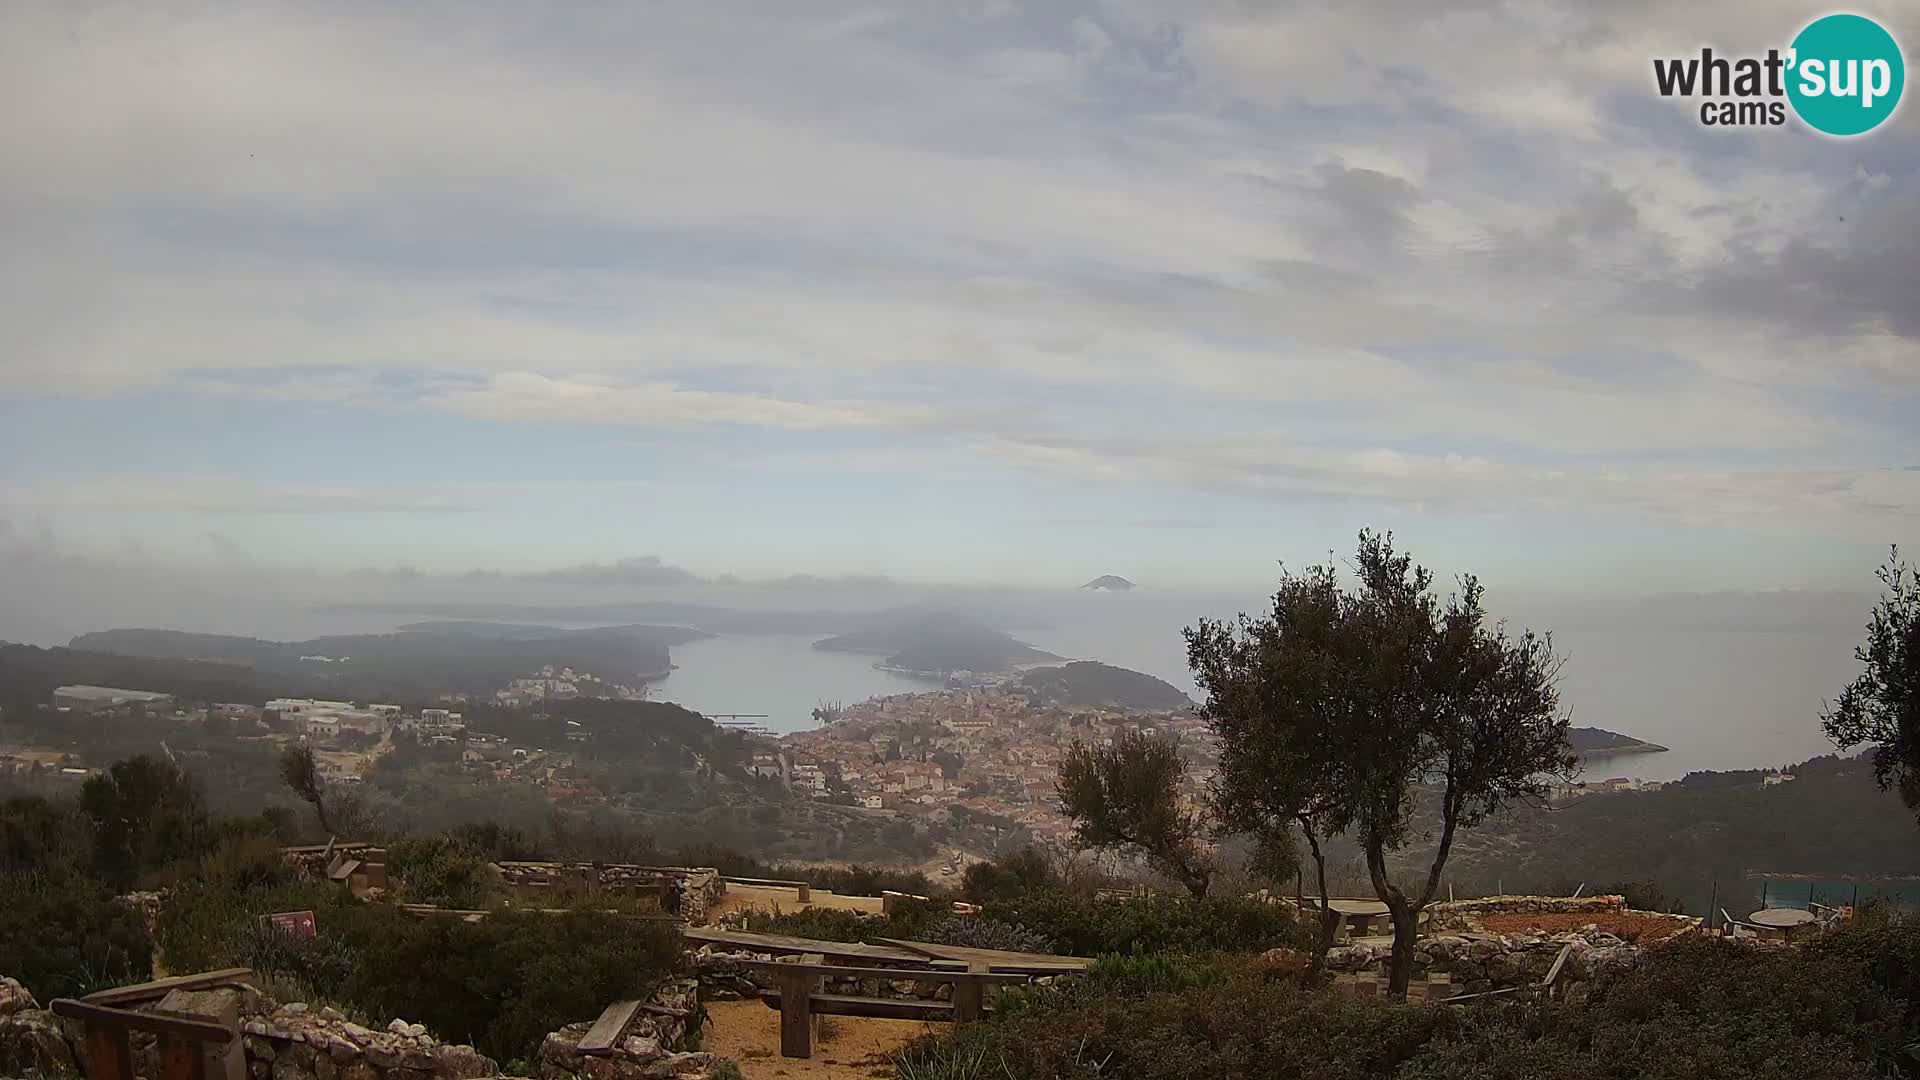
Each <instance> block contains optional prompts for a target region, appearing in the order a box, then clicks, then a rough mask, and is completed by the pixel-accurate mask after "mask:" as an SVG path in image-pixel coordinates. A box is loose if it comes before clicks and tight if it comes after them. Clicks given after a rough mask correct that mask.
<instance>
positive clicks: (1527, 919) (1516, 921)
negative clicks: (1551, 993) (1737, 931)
mask: <svg viewBox="0 0 1920 1080" xmlns="http://www.w3.org/2000/svg"><path fill="white" fill-rule="evenodd" d="M1480 925H1481V926H1484V927H1486V928H1487V930H1489V931H1491V932H1492V933H1496V934H1518V933H1522V932H1524V931H1528V930H1535V931H1539V932H1541V933H1546V934H1557V933H1560V932H1561V931H1564V930H1578V929H1580V928H1581V927H1583V926H1597V927H1599V928H1600V929H1602V930H1604V931H1606V932H1607V933H1609V934H1613V935H1615V936H1617V937H1620V938H1622V939H1624V940H1627V941H1633V942H1639V943H1641V944H1645V945H1651V944H1653V943H1654V942H1656V941H1664V940H1666V939H1667V938H1670V937H1672V936H1673V935H1675V934H1677V933H1679V932H1680V931H1682V930H1685V929H1686V928H1687V924H1686V923H1685V922H1682V921H1681V920H1679V919H1674V918H1665V917H1662V916H1658V915H1648V914H1645V913H1641V912H1626V913H1624V914H1600V913H1581V912H1572V913H1567V914H1559V913H1551V914H1549V913H1540V914H1532V915H1529V914H1522V913H1518V912H1507V913H1502V914H1498V915H1483V916H1481V917H1480Z"/></svg>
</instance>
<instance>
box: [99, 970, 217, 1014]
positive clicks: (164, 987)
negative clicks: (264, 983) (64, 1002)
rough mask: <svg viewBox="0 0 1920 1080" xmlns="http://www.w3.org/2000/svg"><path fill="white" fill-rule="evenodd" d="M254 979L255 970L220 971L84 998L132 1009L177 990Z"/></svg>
mask: <svg viewBox="0 0 1920 1080" xmlns="http://www.w3.org/2000/svg"><path fill="white" fill-rule="evenodd" d="M251 978H253V969H252V968H243V967H236V968H220V969H219V970H217V971H203V972H200V973H199V974H197V975H175V976H173V977H172V978H167V979H155V980H153V981H152V982H143V983H135V984H133V985H132V986H116V987H113V988H112V989H109V990H99V991H96V992H94V993H91V994H88V995H87V996H86V997H84V998H81V999H80V1000H81V1001H85V1002H87V1003H88V1004H91V1005H129V1004H138V1003H139V1002H143V1001H158V1000H160V999H161V998H163V997H166V996H167V995H168V994H170V993H172V992H173V991H175V990H204V989H207V988H209V987H214V986H219V985H221V984H223V983H233V982H244V981H246V980H248V979H251Z"/></svg>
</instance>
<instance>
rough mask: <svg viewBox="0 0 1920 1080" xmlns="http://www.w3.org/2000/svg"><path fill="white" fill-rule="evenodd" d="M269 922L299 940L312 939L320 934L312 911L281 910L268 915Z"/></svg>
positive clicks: (276, 928)
mask: <svg viewBox="0 0 1920 1080" xmlns="http://www.w3.org/2000/svg"><path fill="white" fill-rule="evenodd" d="M267 922H268V923H269V924H270V925H271V926H272V927H273V928H274V929H275V930H278V931H280V932H281V933H283V934H286V935H288V936H290V937H292V938H294V939H295V940H298V941H312V940H313V939H314V938H315V937H317V936H319V933H320V931H319V929H318V928H317V927H316V926H315V925H314V922H313V912H311V911H281V912H276V913H274V914H272V915H269V916H267Z"/></svg>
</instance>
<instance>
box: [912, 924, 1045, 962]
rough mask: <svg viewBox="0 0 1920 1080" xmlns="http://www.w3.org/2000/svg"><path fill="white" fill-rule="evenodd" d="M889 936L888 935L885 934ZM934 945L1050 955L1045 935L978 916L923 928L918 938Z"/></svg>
mask: <svg viewBox="0 0 1920 1080" xmlns="http://www.w3.org/2000/svg"><path fill="white" fill-rule="evenodd" d="M889 936H891V935H889ZM921 940H923V941H929V942H932V943H934V944H937V945H957V946H960V947H962V948H967V949H1001V950H1004V951H1006V952H1033V953H1050V952H1052V951H1053V942H1052V940H1050V939H1049V938H1048V937H1047V936H1046V935H1045V934H1041V933H1037V932H1035V931H1032V930H1029V929H1027V928H1026V927H1024V926H1019V925H1017V924H1014V923H1004V922H1001V921H1000V920H998V919H987V918H980V917H977V916H976V917H971V918H968V917H953V916H950V917H948V918H945V919H941V920H940V921H939V922H936V923H934V924H933V925H932V926H930V927H928V928H927V931H926V936H925V937H923V938H921Z"/></svg>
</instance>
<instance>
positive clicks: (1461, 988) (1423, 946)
mask: <svg viewBox="0 0 1920 1080" xmlns="http://www.w3.org/2000/svg"><path fill="white" fill-rule="evenodd" d="M1562 949H1566V950H1567V962H1566V963H1565V964H1564V965H1562V967H1561V969H1560V975H1559V977H1558V979H1557V980H1556V984H1566V985H1567V986H1572V985H1573V984H1577V983H1582V982H1586V981H1588V980H1590V979H1592V978H1594V977H1595V976H1596V975H1599V974H1600V973H1602V972H1605V971H1609V970H1614V969H1618V968H1622V967H1626V966H1629V965H1631V964H1633V963H1634V962H1635V960H1637V959H1638V957H1639V955H1640V948H1639V946H1637V945H1634V944H1633V943H1631V942H1628V941H1626V940H1624V939H1622V938H1619V937H1616V936H1614V935H1612V934H1609V933H1605V932H1602V931H1580V932H1574V933H1562V934H1508V935H1501V934H1472V935H1463V934H1446V933H1441V934H1435V935H1432V936H1423V937H1421V938H1420V941H1419V943H1418V945H1417V946H1416V947H1415V950H1414V955H1413V977H1414V978H1415V979H1417V980H1426V979H1429V978H1431V977H1432V976H1435V975H1445V976H1447V977H1448V981H1450V982H1451V983H1452V986H1453V990H1454V992H1455V993H1462V994H1477V993H1483V992H1485V991H1488V990H1502V989H1506V988H1508V987H1518V986H1530V985H1533V984H1535V983H1538V982H1539V981H1541V980H1542V979H1544V978H1546V975H1547V972H1548V971H1549V970H1551V969H1552V967H1553V962H1554V960H1555V959H1557V958H1558V957H1559V955H1560V952H1561V950H1562ZM1392 957H1393V946H1392V945H1391V944H1387V943H1384V942H1382V943H1372V942H1361V943H1357V944H1353V945H1345V946H1341V947H1340V948H1336V949H1333V950H1331V951H1330V952H1328V953H1327V969H1328V970H1330V971H1333V972H1336V973H1338V974H1343V975H1371V976H1377V977H1379V978H1386V977H1387V975H1388V968H1389V965H1390V962H1391V960H1392Z"/></svg>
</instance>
